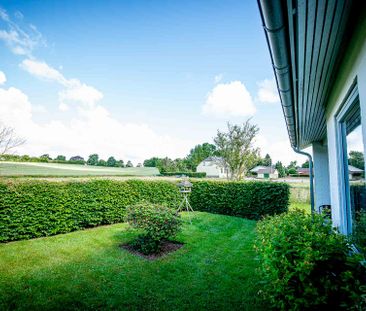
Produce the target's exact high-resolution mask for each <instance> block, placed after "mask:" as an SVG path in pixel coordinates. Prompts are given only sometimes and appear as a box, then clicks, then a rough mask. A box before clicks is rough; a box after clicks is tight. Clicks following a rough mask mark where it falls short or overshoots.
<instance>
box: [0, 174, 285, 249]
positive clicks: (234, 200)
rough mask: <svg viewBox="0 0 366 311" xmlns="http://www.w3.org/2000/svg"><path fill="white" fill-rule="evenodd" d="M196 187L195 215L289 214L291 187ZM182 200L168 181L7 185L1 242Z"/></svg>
mask: <svg viewBox="0 0 366 311" xmlns="http://www.w3.org/2000/svg"><path fill="white" fill-rule="evenodd" d="M192 183H193V188H192V193H191V196H190V201H191V205H192V207H193V209H194V210H196V211H207V212H212V213H218V214H226V215H233V216H240V217H246V218H250V219H259V218H261V217H262V216H263V215H267V214H269V215H273V214H277V213H281V212H284V211H286V210H287V205H288V186H287V185H286V184H281V183H270V182H249V183H246V182H216V181H193V182H192ZM181 199H182V197H181V195H180V193H179V191H178V188H177V185H176V183H174V182H169V181H147V180H144V181H142V180H128V181H116V180H89V181H84V182H80V181H67V182H66V181H63V182H60V181H40V180H27V181H24V180H14V179H13V180H12V181H11V182H5V181H2V182H0V242H7V241H14V240H24V239H30V238H36V237H42V236H48V235H55V234H59V233H67V232H71V231H75V230H80V229H84V228H88V227H94V226H98V225H105V224H112V223H117V222H122V221H123V219H124V216H125V214H126V207H127V206H129V205H133V204H136V203H138V202H140V201H143V200H145V201H149V202H151V203H155V204H164V205H167V206H168V207H173V208H177V206H178V205H179V203H180V201H181Z"/></svg>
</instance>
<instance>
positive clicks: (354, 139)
mask: <svg viewBox="0 0 366 311" xmlns="http://www.w3.org/2000/svg"><path fill="white" fill-rule="evenodd" d="M347 149H348V151H360V152H362V153H363V152H364V149H363V141H362V128H361V126H358V127H357V128H356V129H355V130H354V131H352V132H351V133H350V134H349V135H348V136H347Z"/></svg>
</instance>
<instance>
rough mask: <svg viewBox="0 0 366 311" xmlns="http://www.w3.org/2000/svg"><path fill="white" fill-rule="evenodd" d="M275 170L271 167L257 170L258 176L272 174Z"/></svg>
mask: <svg viewBox="0 0 366 311" xmlns="http://www.w3.org/2000/svg"><path fill="white" fill-rule="evenodd" d="M274 172H276V169H275V168H273V167H266V168H262V169H259V170H258V174H273V173H274Z"/></svg>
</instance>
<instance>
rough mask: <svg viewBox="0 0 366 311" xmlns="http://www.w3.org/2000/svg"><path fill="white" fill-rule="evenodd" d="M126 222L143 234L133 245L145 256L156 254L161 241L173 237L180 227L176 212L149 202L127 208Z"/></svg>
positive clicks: (180, 222)
mask: <svg viewBox="0 0 366 311" xmlns="http://www.w3.org/2000/svg"><path fill="white" fill-rule="evenodd" d="M126 220H127V222H128V223H129V224H130V225H131V226H132V227H133V228H136V229H140V230H141V231H142V232H143V233H142V235H140V236H139V237H138V238H137V240H136V241H135V242H134V244H133V245H134V247H135V248H137V249H138V250H139V251H141V252H143V253H144V254H147V255H148V254H152V253H158V252H159V251H160V247H161V243H162V241H164V240H167V239H170V238H172V237H174V236H175V235H176V234H177V233H178V232H179V230H180V229H181V225H182V221H181V219H180V215H179V214H178V212H176V211H175V210H173V209H170V208H168V207H166V206H163V205H160V204H152V203H149V202H140V203H138V204H135V205H132V206H130V207H128V208H127V217H126Z"/></svg>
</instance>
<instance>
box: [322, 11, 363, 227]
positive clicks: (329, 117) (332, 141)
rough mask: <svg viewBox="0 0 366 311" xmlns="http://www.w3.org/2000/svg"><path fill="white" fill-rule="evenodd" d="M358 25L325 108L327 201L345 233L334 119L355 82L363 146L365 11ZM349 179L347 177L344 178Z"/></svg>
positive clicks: (334, 217)
mask: <svg viewBox="0 0 366 311" xmlns="http://www.w3.org/2000/svg"><path fill="white" fill-rule="evenodd" d="M362 14H363V16H362V18H360V22H359V23H358V25H357V28H356V30H355V33H354V36H353V37H352V39H351V41H350V44H349V46H348V49H347V51H346V53H345V56H344V58H343V60H342V63H341V66H340V70H339V72H338V74H337V77H336V81H335V83H334V84H333V89H332V90H331V93H330V96H329V100H328V103H327V107H326V122H327V145H328V160H329V180H330V199H331V205H332V219H333V223H334V224H335V225H336V226H338V227H339V229H340V230H341V232H343V233H347V232H346V228H347V226H346V223H345V222H346V215H345V210H344V204H343V203H342V202H343V201H342V198H343V189H341V186H340V185H341V184H342V182H343V181H342V180H341V178H342V173H341V167H340V164H339V163H340V159H339V156H338V146H337V135H336V131H337V123H336V120H335V116H336V114H337V112H338V111H339V109H340V108H341V106H342V103H343V101H344V100H345V98H346V95H347V92H348V91H349V90H350V88H351V87H352V84H353V83H354V81H355V79H357V86H358V92H359V99H360V106H361V122H362V133H363V143H364V146H365V145H366V12H364V11H363V13H362ZM347 177H348V176H347Z"/></svg>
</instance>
